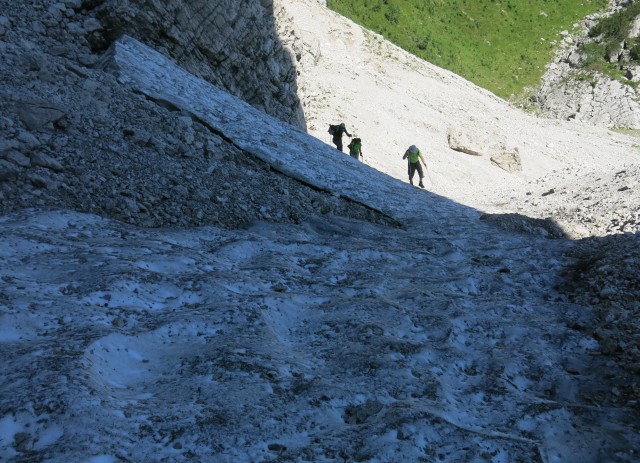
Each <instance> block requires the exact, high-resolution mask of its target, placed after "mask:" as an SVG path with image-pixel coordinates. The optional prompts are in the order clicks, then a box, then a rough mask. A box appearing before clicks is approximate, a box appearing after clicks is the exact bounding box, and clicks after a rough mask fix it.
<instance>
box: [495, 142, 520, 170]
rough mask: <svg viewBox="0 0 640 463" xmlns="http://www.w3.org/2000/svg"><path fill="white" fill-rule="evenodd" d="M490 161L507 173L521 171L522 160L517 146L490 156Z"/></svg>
mask: <svg viewBox="0 0 640 463" xmlns="http://www.w3.org/2000/svg"><path fill="white" fill-rule="evenodd" d="M491 163H492V164H493V165H495V166H497V167H499V168H501V169H502V170H505V171H507V172H509V173H514V172H522V161H521V159H520V153H519V152H518V148H514V149H513V150H511V151H504V152H502V153H498V154H494V155H493V156H491Z"/></svg>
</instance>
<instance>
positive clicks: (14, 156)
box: [3, 151, 31, 167]
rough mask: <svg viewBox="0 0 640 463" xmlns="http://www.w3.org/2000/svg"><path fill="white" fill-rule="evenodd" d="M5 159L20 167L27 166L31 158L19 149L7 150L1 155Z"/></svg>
mask: <svg viewBox="0 0 640 463" xmlns="http://www.w3.org/2000/svg"><path fill="white" fill-rule="evenodd" d="M3 157H4V158H5V159H6V160H7V161H11V162H13V163H14V164H17V165H19V166H21V167H29V166H30V165H31V160H30V159H29V158H28V157H27V156H25V155H24V154H22V153H20V152H19V151H9V152H7V153H5V154H4V155H3Z"/></svg>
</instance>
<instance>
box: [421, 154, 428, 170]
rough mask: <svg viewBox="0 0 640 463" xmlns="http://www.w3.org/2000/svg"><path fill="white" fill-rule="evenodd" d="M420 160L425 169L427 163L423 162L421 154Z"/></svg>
mask: <svg viewBox="0 0 640 463" xmlns="http://www.w3.org/2000/svg"><path fill="white" fill-rule="evenodd" d="M420 160H421V161H422V165H423V166H425V167H427V163H426V162H424V158H423V157H422V153H420Z"/></svg>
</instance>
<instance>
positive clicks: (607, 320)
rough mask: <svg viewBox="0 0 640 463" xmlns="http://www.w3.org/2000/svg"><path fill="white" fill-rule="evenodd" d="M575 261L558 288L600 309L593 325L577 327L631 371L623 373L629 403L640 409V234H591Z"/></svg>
mask: <svg viewBox="0 0 640 463" xmlns="http://www.w3.org/2000/svg"><path fill="white" fill-rule="evenodd" d="M565 257H567V258H568V259H570V263H569V264H568V265H567V267H566V268H565V271H564V273H563V274H562V275H561V277H562V280H561V283H560V284H559V285H558V287H557V288H556V289H557V290H558V291H559V292H560V293H561V294H563V295H564V296H565V297H566V299H567V301H568V302H570V303H572V304H578V305H579V306H588V307H592V308H594V309H595V310H596V314H597V319H596V320H595V322H594V323H593V324H591V325H589V326H582V325H580V324H578V325H576V326H572V327H571V328H573V329H577V330H580V331H583V332H585V333H586V334H588V335H590V336H591V337H592V338H593V339H595V340H596V341H598V344H599V354H600V355H603V356H607V357H609V358H611V359H612V360H613V361H614V362H615V363H617V364H618V365H620V367H621V370H622V371H625V372H626V373H627V374H628V375H629V376H628V377H627V378H619V380H620V381H619V382H620V385H619V387H618V391H617V394H618V396H619V398H620V400H621V401H622V402H623V403H624V405H626V406H629V407H632V408H637V409H638V410H640V404H639V403H638V401H637V398H638V397H639V396H640V234H637V233H626V234H619V235H610V236H605V237H591V238H585V239H582V240H578V241H575V242H574V246H573V247H572V248H571V249H570V250H569V251H568V252H566V254H565Z"/></svg>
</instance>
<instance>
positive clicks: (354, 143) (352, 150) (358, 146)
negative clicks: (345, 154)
mask: <svg viewBox="0 0 640 463" xmlns="http://www.w3.org/2000/svg"><path fill="white" fill-rule="evenodd" d="M347 148H349V156H351V157H352V158H355V159H357V160H358V161H359V160H360V158H361V157H362V140H360V139H359V138H358V137H356V136H355V135H354V136H353V138H352V139H351V143H349V145H348V146H347Z"/></svg>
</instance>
